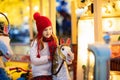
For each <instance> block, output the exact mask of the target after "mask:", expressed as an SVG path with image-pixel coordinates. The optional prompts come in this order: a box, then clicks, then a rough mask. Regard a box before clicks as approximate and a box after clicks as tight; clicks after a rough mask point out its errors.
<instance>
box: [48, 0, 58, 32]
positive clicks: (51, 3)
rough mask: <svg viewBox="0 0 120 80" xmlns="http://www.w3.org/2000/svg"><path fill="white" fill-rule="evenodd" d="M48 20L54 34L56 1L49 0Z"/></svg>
mask: <svg viewBox="0 0 120 80" xmlns="http://www.w3.org/2000/svg"><path fill="white" fill-rule="evenodd" d="M49 18H50V19H51V21H52V26H53V32H54V33H55V34H56V0H49Z"/></svg>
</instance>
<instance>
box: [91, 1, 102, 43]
mask: <svg viewBox="0 0 120 80" xmlns="http://www.w3.org/2000/svg"><path fill="white" fill-rule="evenodd" d="M93 2H94V3H93V4H94V35H95V42H102V35H103V31H102V13H101V5H102V0H94V1H93Z"/></svg>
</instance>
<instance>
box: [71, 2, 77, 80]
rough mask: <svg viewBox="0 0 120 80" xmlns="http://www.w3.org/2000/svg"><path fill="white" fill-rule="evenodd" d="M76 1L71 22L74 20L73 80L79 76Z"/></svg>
mask: <svg viewBox="0 0 120 80" xmlns="http://www.w3.org/2000/svg"><path fill="white" fill-rule="evenodd" d="M75 9H76V7H75V1H74V0H72V1H71V12H72V13H71V22H72V24H71V25H72V27H71V30H72V31H71V34H72V35H71V39H72V49H73V52H74V57H75V58H74V61H73V67H74V69H73V80H76V78H77V16H76V13H75Z"/></svg>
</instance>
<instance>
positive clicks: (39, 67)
mask: <svg viewBox="0 0 120 80" xmlns="http://www.w3.org/2000/svg"><path fill="white" fill-rule="evenodd" d="M33 17H34V20H35V21H36V27H37V32H38V34H37V36H36V38H35V39H34V40H33V42H32V44H31V49H30V61H31V66H32V74H33V80H52V60H53V55H54V53H55V51H56V47H57V43H58V40H57V38H56V36H55V35H54V34H53V30H52V24H51V21H50V20H49V19H48V18H47V17H45V16H41V15H40V14H39V13H38V12H36V13H34V15H33Z"/></svg>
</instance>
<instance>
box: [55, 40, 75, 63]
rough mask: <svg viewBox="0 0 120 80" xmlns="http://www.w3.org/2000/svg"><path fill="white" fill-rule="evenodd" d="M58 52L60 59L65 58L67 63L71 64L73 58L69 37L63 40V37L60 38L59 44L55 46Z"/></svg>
mask: <svg viewBox="0 0 120 80" xmlns="http://www.w3.org/2000/svg"><path fill="white" fill-rule="evenodd" d="M57 51H58V54H59V56H60V57H61V59H63V60H65V61H66V62H67V64H71V63H72V61H73V59H74V54H73V52H72V51H71V48H70V39H69V38H68V39H67V41H66V42H65V41H64V40H63V39H60V45H59V46H58V48H57Z"/></svg>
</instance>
